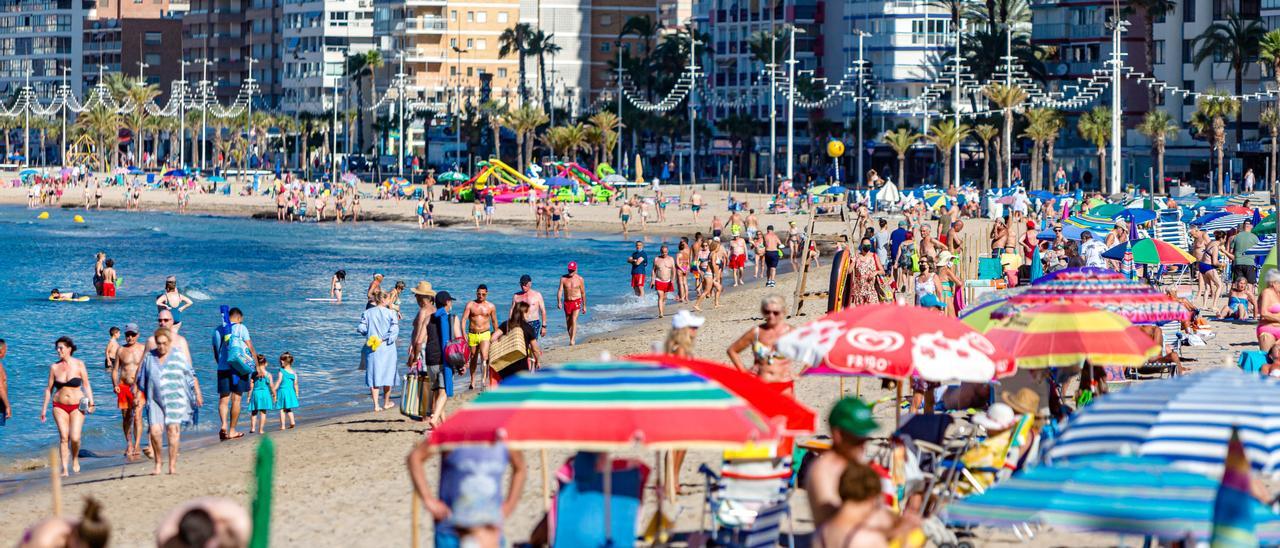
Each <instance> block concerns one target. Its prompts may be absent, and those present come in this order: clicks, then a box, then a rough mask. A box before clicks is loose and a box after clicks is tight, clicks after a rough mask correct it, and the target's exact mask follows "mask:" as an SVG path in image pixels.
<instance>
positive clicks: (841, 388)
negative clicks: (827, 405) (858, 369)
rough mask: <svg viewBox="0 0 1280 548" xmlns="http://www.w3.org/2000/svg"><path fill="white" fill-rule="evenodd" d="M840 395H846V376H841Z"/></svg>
mask: <svg viewBox="0 0 1280 548" xmlns="http://www.w3.org/2000/svg"><path fill="white" fill-rule="evenodd" d="M840 397H841V398H843V397H844V377H840Z"/></svg>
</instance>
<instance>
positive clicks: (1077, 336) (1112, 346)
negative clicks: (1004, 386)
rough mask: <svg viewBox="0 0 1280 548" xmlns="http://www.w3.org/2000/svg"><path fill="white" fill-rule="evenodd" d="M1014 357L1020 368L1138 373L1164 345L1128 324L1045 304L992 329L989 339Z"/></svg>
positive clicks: (1084, 309)
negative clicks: (1085, 366) (1086, 366)
mask: <svg viewBox="0 0 1280 548" xmlns="http://www.w3.org/2000/svg"><path fill="white" fill-rule="evenodd" d="M984 334H985V335H986V336H987V339H989V340H990V341H991V342H992V343H995V345H996V346H999V347H1001V348H1004V349H1005V350H1007V351H1009V353H1010V354H1012V355H1013V357H1014V359H1016V360H1017V362H1018V367H1019V368H1024V369H1044V368H1048V367H1070V366H1075V365H1080V364H1081V363H1084V362H1086V361H1087V362H1089V363H1091V364H1094V365H1116V366H1126V367H1137V366H1140V365H1142V364H1145V363H1147V360H1148V359H1150V358H1151V357H1152V356H1155V355H1156V354H1157V353H1158V352H1159V350H1160V345H1159V344H1157V343H1156V342H1155V341H1153V340H1151V337H1148V336H1147V334H1146V333H1143V332H1142V331H1141V330H1139V329H1138V328H1136V327H1134V326H1133V324H1131V323H1129V320H1126V319H1124V318H1123V317H1121V316H1119V315H1117V314H1113V313H1111V312H1107V311H1105V310H1099V309H1097V308H1094V307H1092V306H1088V305H1083V304H1067V303H1058V304H1045V305H1040V306H1035V307H1032V308H1029V309H1027V310H1023V311H1022V312H1020V313H1018V314H1017V315H1016V316H1013V317H1011V318H1008V319H1007V320H1005V321H1003V322H1000V323H996V324H993V325H992V326H991V327H990V328H989V329H987V330H986V332H985V333H984Z"/></svg>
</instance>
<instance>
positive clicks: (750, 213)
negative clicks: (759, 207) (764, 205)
mask: <svg viewBox="0 0 1280 548" xmlns="http://www.w3.org/2000/svg"><path fill="white" fill-rule="evenodd" d="M759 233H760V220H759V219H757V218H756V210H754V209H751V210H747V239H748V240H754V239H756V234H759Z"/></svg>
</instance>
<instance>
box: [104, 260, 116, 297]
mask: <svg viewBox="0 0 1280 548" xmlns="http://www.w3.org/2000/svg"><path fill="white" fill-rule="evenodd" d="M102 264H103V268H102V296H103V297H112V298H114V297H115V296H116V262H115V261H114V260H112V259H107V260H106V262H104V263H102Z"/></svg>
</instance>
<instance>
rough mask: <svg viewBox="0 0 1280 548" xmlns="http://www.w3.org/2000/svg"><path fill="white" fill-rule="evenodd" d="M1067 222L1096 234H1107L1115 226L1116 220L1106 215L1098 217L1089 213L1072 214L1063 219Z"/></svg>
mask: <svg viewBox="0 0 1280 548" xmlns="http://www.w3.org/2000/svg"><path fill="white" fill-rule="evenodd" d="M1063 222H1064V223H1065V224H1069V225H1072V226H1076V227H1079V228H1081V229H1084V230H1088V231H1089V232H1092V233H1093V234H1094V235H1095V236H1097V235H1102V234H1106V233H1107V232H1108V231H1110V230H1111V229H1112V228H1114V227H1115V221H1113V220H1111V219H1108V218H1106V217H1098V216H1095V215H1089V214H1080V215H1072V216H1070V217H1068V218H1067V220H1066V221H1063Z"/></svg>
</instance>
